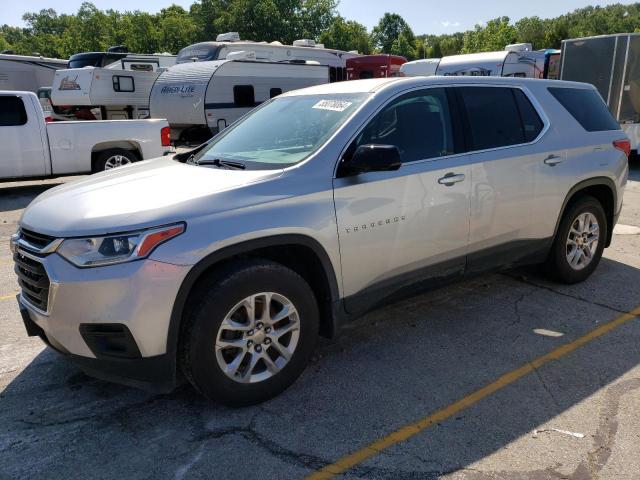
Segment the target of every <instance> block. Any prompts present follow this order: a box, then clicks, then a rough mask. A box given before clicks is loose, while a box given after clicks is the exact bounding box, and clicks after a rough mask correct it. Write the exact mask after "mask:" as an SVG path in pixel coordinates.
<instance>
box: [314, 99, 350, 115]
mask: <svg viewBox="0 0 640 480" xmlns="http://www.w3.org/2000/svg"><path fill="white" fill-rule="evenodd" d="M351 103H353V102H345V101H343V100H320V101H319V102H318V103H316V104H315V105H314V106H313V107H312V108H317V109H318V110H331V111H333V112H344V111H345V110H346V109H347V108H349V106H350V105H351Z"/></svg>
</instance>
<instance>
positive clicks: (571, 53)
mask: <svg viewBox="0 0 640 480" xmlns="http://www.w3.org/2000/svg"><path fill="white" fill-rule="evenodd" d="M560 58H561V61H560V79H561V80H573V81H576V82H586V83H591V84H592V85H594V86H595V87H596V88H597V89H598V91H599V92H600V95H602V98H603V99H604V100H605V102H607V105H608V107H609V110H610V111H611V113H612V114H613V116H614V117H616V120H618V122H619V123H620V125H621V126H622V129H623V130H624V132H625V133H626V134H627V136H628V137H629V139H630V140H631V150H633V151H634V153H636V154H637V153H638V145H639V144H640V34H639V33H622V34H617V35H602V36H597V37H587V38H576V39H572V40H564V41H563V42H562V54H561V57H560Z"/></svg>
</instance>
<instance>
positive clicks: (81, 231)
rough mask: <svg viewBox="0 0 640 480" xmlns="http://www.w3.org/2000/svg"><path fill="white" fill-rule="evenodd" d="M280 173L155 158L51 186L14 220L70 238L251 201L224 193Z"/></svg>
mask: <svg viewBox="0 0 640 480" xmlns="http://www.w3.org/2000/svg"><path fill="white" fill-rule="evenodd" d="M280 175H282V170H247V171H243V170H228V169H221V168H214V167H198V166H194V165H185V164H183V163H179V162H177V161H174V160H172V159H170V158H159V159H154V160H149V161H145V162H139V163H136V164H134V165H131V166H127V167H121V168H117V169H114V170H110V171H108V172H103V173H99V174H96V175H91V176H90V177H87V178H84V179H81V180H77V181H74V182H70V183H67V184H64V185H60V186H58V187H55V188H52V189H50V190H48V191H46V192H44V193H43V194H42V195H40V196H38V197H37V198H36V199H35V200H34V201H33V202H32V203H31V204H30V205H29V206H28V207H27V208H26V209H25V211H24V213H23V214H22V218H21V220H20V225H21V227H23V228H26V229H30V230H34V231H36V232H39V233H43V234H46V235H51V236H56V237H71V236H83V235H98V234H105V233H113V232H121V231H125V230H134V229H137V228H146V227H151V226H157V225H163V224H167V223H173V222H178V221H184V220H188V219H189V218H192V217H194V216H197V215H199V214H202V213H215V211H216V210H229V209H233V208H236V207H241V206H244V205H246V204H247V203H248V202H250V201H252V200H253V201H255V198H252V196H251V195H250V194H247V195H227V193H233V191H234V190H237V189H240V188H247V187H249V186H251V185H255V184H257V183H261V182H264V181H267V180H271V179H274V178H277V177H279V176H280ZM212 196H216V197H221V196H224V199H222V198H220V201H216V200H215V199H213V198H211V197H212ZM234 202H235V204H234Z"/></svg>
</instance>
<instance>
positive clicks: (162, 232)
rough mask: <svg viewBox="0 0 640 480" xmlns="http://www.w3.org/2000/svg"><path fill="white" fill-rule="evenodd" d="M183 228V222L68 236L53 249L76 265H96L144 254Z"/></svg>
mask: <svg viewBox="0 0 640 480" xmlns="http://www.w3.org/2000/svg"><path fill="white" fill-rule="evenodd" d="M184 230H185V225H184V224H183V223H180V224H177V225H168V226H166V227H160V228H153V229H149V230H141V231H138V232H129V233H122V234H118V235H107V236H104V237H91V238H70V239H68V240H65V241H64V242H62V244H61V245H60V247H58V250H57V252H58V253H59V254H60V255H61V256H62V257H63V258H65V259H67V260H69V261H70V262H71V263H73V264H74V265H76V266H78V267H98V266H101V265H113V264H114V263H124V262H130V261H133V260H139V259H141V258H146V257H148V256H149V254H150V253H151V252H152V251H153V250H154V249H155V248H156V247H157V246H158V245H160V244H161V243H164V242H166V241H167V240H170V239H172V238H173V237H177V236H178V235H180V234H181V233H182V232H184Z"/></svg>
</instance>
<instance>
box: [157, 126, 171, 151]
mask: <svg viewBox="0 0 640 480" xmlns="http://www.w3.org/2000/svg"><path fill="white" fill-rule="evenodd" d="M160 140H161V141H162V146H163V147H170V146H171V128H170V127H162V130H160Z"/></svg>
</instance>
